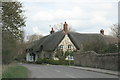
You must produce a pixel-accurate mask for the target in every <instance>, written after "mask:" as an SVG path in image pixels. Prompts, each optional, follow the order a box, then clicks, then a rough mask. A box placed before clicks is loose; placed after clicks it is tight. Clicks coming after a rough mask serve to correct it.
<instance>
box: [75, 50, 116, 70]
mask: <svg viewBox="0 0 120 80" xmlns="http://www.w3.org/2000/svg"><path fill="white" fill-rule="evenodd" d="M74 59H75V62H74V64H75V65H78V66H85V67H94V68H102V69H110V70H118V53H106V54H97V53H96V52H94V51H88V52H84V53H81V52H77V53H76V54H75V55H74Z"/></svg>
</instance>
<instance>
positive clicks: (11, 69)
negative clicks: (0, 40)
mask: <svg viewBox="0 0 120 80" xmlns="http://www.w3.org/2000/svg"><path fill="white" fill-rule="evenodd" d="M29 75H30V71H29V70H28V69H27V68H26V67H23V66H20V65H17V64H9V65H6V66H5V65H4V66H3V72H2V78H28V77H29Z"/></svg>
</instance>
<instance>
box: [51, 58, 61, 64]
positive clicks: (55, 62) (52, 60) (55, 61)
mask: <svg viewBox="0 0 120 80" xmlns="http://www.w3.org/2000/svg"><path fill="white" fill-rule="evenodd" d="M49 64H52V65H59V64H60V62H59V60H54V59H50V60H49Z"/></svg>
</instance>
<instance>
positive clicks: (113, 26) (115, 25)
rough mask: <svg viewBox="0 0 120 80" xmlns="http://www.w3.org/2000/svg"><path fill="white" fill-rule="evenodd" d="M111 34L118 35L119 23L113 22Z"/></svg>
mask: <svg viewBox="0 0 120 80" xmlns="http://www.w3.org/2000/svg"><path fill="white" fill-rule="evenodd" d="M111 34H112V35H113V36H115V37H118V24H113V25H112V27H111Z"/></svg>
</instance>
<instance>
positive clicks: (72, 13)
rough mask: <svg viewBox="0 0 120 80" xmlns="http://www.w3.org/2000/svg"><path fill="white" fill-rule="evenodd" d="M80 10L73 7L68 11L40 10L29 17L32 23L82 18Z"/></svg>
mask: <svg viewBox="0 0 120 80" xmlns="http://www.w3.org/2000/svg"><path fill="white" fill-rule="evenodd" d="M82 14H83V12H82V9H80V8H79V7H73V8H72V9H70V10H64V9H57V10H41V11H40V12H39V11H38V12H37V13H36V14H34V16H32V17H31V19H32V20H34V21H51V20H56V19H72V18H73V19H74V18H79V17H80V16H82Z"/></svg>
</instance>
